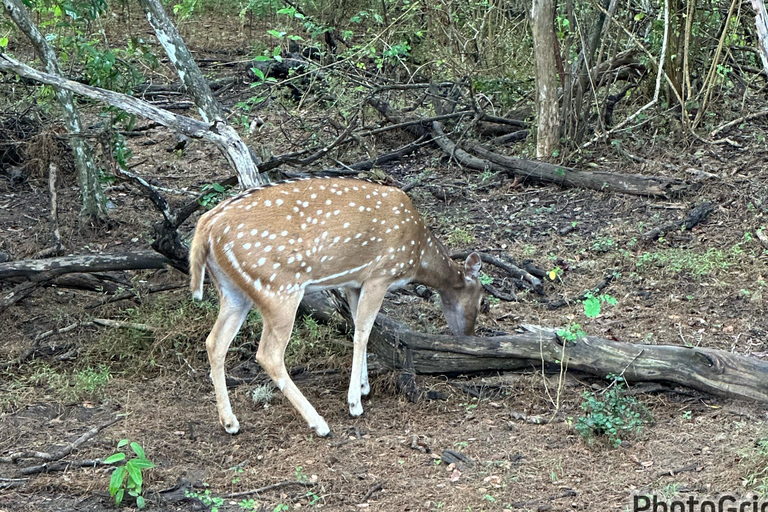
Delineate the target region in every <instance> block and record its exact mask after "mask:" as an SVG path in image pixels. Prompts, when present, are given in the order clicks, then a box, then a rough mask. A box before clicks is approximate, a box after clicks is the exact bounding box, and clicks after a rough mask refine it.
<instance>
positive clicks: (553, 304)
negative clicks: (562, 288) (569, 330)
mask: <svg viewBox="0 0 768 512" xmlns="http://www.w3.org/2000/svg"><path fill="white" fill-rule="evenodd" d="M614 277H616V274H615V273H613V272H610V273H608V274H606V275H605V277H603V280H602V281H600V282H599V283H597V285H596V286H595V287H593V288H590V289H589V290H587V291H585V292H584V293H582V294H581V295H579V296H578V297H572V298H570V299H559V300H554V301H550V302H545V304H546V305H547V309H557V308H561V307H563V306H567V305H568V304H573V303H576V302H579V301H581V300H584V299H586V298H587V295H588V294H596V293H600V292H601V291H603V289H605V288H606V287H607V286H608V285H609V284H611V281H613V279H614Z"/></svg>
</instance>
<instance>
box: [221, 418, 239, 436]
mask: <svg viewBox="0 0 768 512" xmlns="http://www.w3.org/2000/svg"><path fill="white" fill-rule="evenodd" d="M221 425H222V426H223V427H224V430H226V431H227V434H233V435H234V434H237V433H238V432H240V422H239V421H237V418H232V419H231V420H230V421H222V422H221Z"/></svg>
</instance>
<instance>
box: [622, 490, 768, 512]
mask: <svg viewBox="0 0 768 512" xmlns="http://www.w3.org/2000/svg"><path fill="white" fill-rule="evenodd" d="M632 512H768V501H764V500H763V501H761V500H760V497H759V496H752V499H751V500H750V499H748V498H737V497H736V496H732V495H730V494H724V495H722V496H720V497H718V498H702V499H699V498H697V497H696V496H688V497H687V498H685V499H679V500H667V499H665V498H663V497H662V498H659V496H657V495H656V494H651V495H639V496H633V497H632Z"/></svg>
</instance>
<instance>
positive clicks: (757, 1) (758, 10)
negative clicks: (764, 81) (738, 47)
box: [752, 0, 768, 73]
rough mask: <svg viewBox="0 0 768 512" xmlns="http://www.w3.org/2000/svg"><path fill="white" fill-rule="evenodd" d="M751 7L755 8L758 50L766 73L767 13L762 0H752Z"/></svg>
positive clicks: (767, 69) (767, 58) (767, 48)
mask: <svg viewBox="0 0 768 512" xmlns="http://www.w3.org/2000/svg"><path fill="white" fill-rule="evenodd" d="M752 8H753V9H754V10H755V27H756V28H757V38H758V40H759V41H760V44H759V45H758V47H757V48H758V50H759V51H760V58H761V59H762V60H763V69H764V70H765V72H766V73H768V14H767V13H766V11H765V2H764V1H763V0H752Z"/></svg>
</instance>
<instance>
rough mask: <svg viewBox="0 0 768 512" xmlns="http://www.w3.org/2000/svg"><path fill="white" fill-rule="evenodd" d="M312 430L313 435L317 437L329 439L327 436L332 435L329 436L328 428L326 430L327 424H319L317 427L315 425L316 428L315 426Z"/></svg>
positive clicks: (329, 430)
mask: <svg viewBox="0 0 768 512" xmlns="http://www.w3.org/2000/svg"><path fill="white" fill-rule="evenodd" d="M313 428H314V429H315V433H316V434H317V435H318V436H320V437H329V436H332V434H331V429H330V428H328V424H327V423H325V422H323V423H321V424H319V425H317V426H315V427H313Z"/></svg>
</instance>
